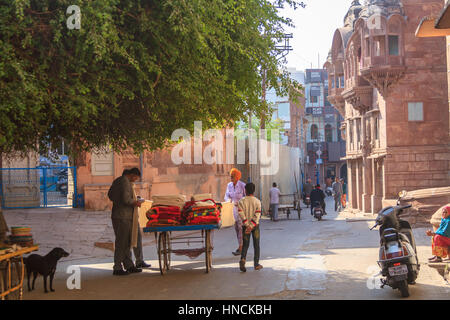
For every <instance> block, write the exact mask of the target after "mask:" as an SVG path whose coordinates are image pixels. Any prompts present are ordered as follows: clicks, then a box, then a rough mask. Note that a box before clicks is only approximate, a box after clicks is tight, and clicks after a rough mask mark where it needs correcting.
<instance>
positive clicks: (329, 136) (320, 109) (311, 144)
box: [305, 69, 347, 184]
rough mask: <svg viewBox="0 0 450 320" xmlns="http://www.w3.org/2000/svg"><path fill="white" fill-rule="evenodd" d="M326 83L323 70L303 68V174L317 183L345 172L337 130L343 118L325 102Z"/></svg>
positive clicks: (326, 93) (326, 95)
mask: <svg viewBox="0 0 450 320" xmlns="http://www.w3.org/2000/svg"><path fill="white" fill-rule="evenodd" d="M328 86H329V81H328V75H327V72H326V70H324V69H306V83H305V97H306V115H305V119H306V121H307V123H308V124H307V132H306V142H307V143H306V154H305V155H306V177H307V178H311V180H312V181H313V182H314V183H317V180H319V181H318V182H319V183H320V184H324V183H328V184H330V183H331V179H333V178H335V177H338V178H340V177H344V176H346V175H347V171H346V164H345V161H342V160H341V157H344V156H345V141H343V139H342V138H341V132H340V130H339V127H340V122H341V121H342V120H343V118H342V116H341V115H340V114H339V112H337V110H336V109H335V108H334V107H333V106H332V105H331V104H330V102H329V101H328V91H329V90H328ZM319 150H320V151H319ZM318 151H319V154H320V157H319V154H318V153H317V152H318Z"/></svg>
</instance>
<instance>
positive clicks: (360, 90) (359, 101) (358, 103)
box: [342, 86, 373, 114]
mask: <svg viewBox="0 0 450 320" xmlns="http://www.w3.org/2000/svg"><path fill="white" fill-rule="evenodd" d="M342 96H343V97H344V99H345V101H347V102H348V103H350V104H351V105H352V107H353V108H355V109H356V110H358V111H359V113H360V114H364V113H365V112H367V111H369V110H370V109H371V108H372V98H373V88H372V87H371V86H355V87H351V88H349V89H346V90H345V91H343V92H342Z"/></svg>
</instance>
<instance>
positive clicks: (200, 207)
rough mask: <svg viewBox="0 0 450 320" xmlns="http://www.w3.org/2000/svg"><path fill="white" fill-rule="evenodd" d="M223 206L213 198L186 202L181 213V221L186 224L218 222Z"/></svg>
mask: <svg viewBox="0 0 450 320" xmlns="http://www.w3.org/2000/svg"><path fill="white" fill-rule="evenodd" d="M221 206H222V205H221V204H216V203H215V202H214V200H212V199H209V200H203V201H195V200H194V201H189V202H186V204H185V205H184V207H183V210H182V213H181V216H182V218H181V221H182V223H184V224H218V223H219V222H220V208H221Z"/></svg>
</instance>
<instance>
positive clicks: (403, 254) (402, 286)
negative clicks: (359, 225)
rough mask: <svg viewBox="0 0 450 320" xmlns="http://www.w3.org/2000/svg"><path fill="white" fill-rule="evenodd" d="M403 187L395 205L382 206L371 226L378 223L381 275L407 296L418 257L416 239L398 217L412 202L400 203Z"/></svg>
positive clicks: (415, 272)
mask: <svg viewBox="0 0 450 320" xmlns="http://www.w3.org/2000/svg"><path fill="white" fill-rule="evenodd" d="M405 195H406V191H402V192H400V193H399V199H398V200H397V205H396V206H390V207H386V208H383V209H382V210H381V211H380V212H379V213H378V216H377V218H376V220H375V225H374V226H373V227H372V228H371V229H370V230H372V229H374V228H375V227H377V226H380V251H379V261H378V265H379V266H380V268H381V275H382V276H383V278H382V279H381V282H382V285H381V287H384V286H385V285H386V284H387V285H388V286H390V287H392V289H399V290H400V292H401V295H402V297H408V296H409V288H408V285H409V284H415V281H416V278H417V275H418V273H419V270H420V264H419V260H418V258H417V250H416V243H415V240H414V236H413V233H412V228H411V225H410V224H409V222H408V221H405V220H401V219H400V217H399V216H400V215H401V214H402V213H403V210H405V209H407V208H410V207H411V205H405V206H401V205H400V199H401V198H402V197H404V196H405Z"/></svg>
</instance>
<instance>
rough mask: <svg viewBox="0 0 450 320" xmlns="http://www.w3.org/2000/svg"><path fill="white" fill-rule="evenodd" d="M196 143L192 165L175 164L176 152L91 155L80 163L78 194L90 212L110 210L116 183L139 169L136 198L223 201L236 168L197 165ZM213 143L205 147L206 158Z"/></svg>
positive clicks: (126, 152) (203, 145)
mask: <svg viewBox="0 0 450 320" xmlns="http://www.w3.org/2000/svg"><path fill="white" fill-rule="evenodd" d="M193 145H194V144H193V143H191V147H192V148H191V155H192V157H191V163H192V164H184V163H181V164H176V163H174V162H173V160H172V156H171V153H172V149H164V150H161V151H156V152H149V151H145V152H143V153H141V154H140V155H136V154H135V153H134V152H132V150H128V151H124V152H122V153H120V154H119V153H114V152H112V151H109V152H107V151H101V152H88V153H84V154H83V155H81V156H80V157H79V158H78V159H77V161H76V166H77V193H78V194H79V195H80V194H81V195H82V197H83V199H84V207H85V209H86V210H109V209H111V207H112V203H111V201H109V199H108V196H107V194H108V190H109V187H110V186H111V183H112V182H113V180H114V179H115V178H117V177H119V176H121V175H122V171H123V170H124V169H129V168H132V167H137V168H139V169H140V171H141V173H142V177H141V180H140V181H138V182H136V183H135V190H136V194H137V195H140V196H141V197H144V198H145V199H150V198H151V197H152V196H153V195H161V194H184V195H186V197H187V198H188V199H189V198H190V197H191V196H192V195H194V194H198V193H211V194H212V196H213V198H214V200H217V201H220V200H223V197H224V195H225V191H226V186H227V184H228V182H229V181H230V178H229V171H230V170H231V168H232V166H233V165H232V164H226V163H225V162H226V161H225V159H224V161H223V163H222V164H215V163H214V164H206V163H204V162H203V160H202V163H199V164H195V163H194V161H195V159H194V152H193ZM207 145H209V143H205V142H204V143H203V144H202V149H203V150H202V154H203V151H204V150H205V147H206V146H207Z"/></svg>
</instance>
